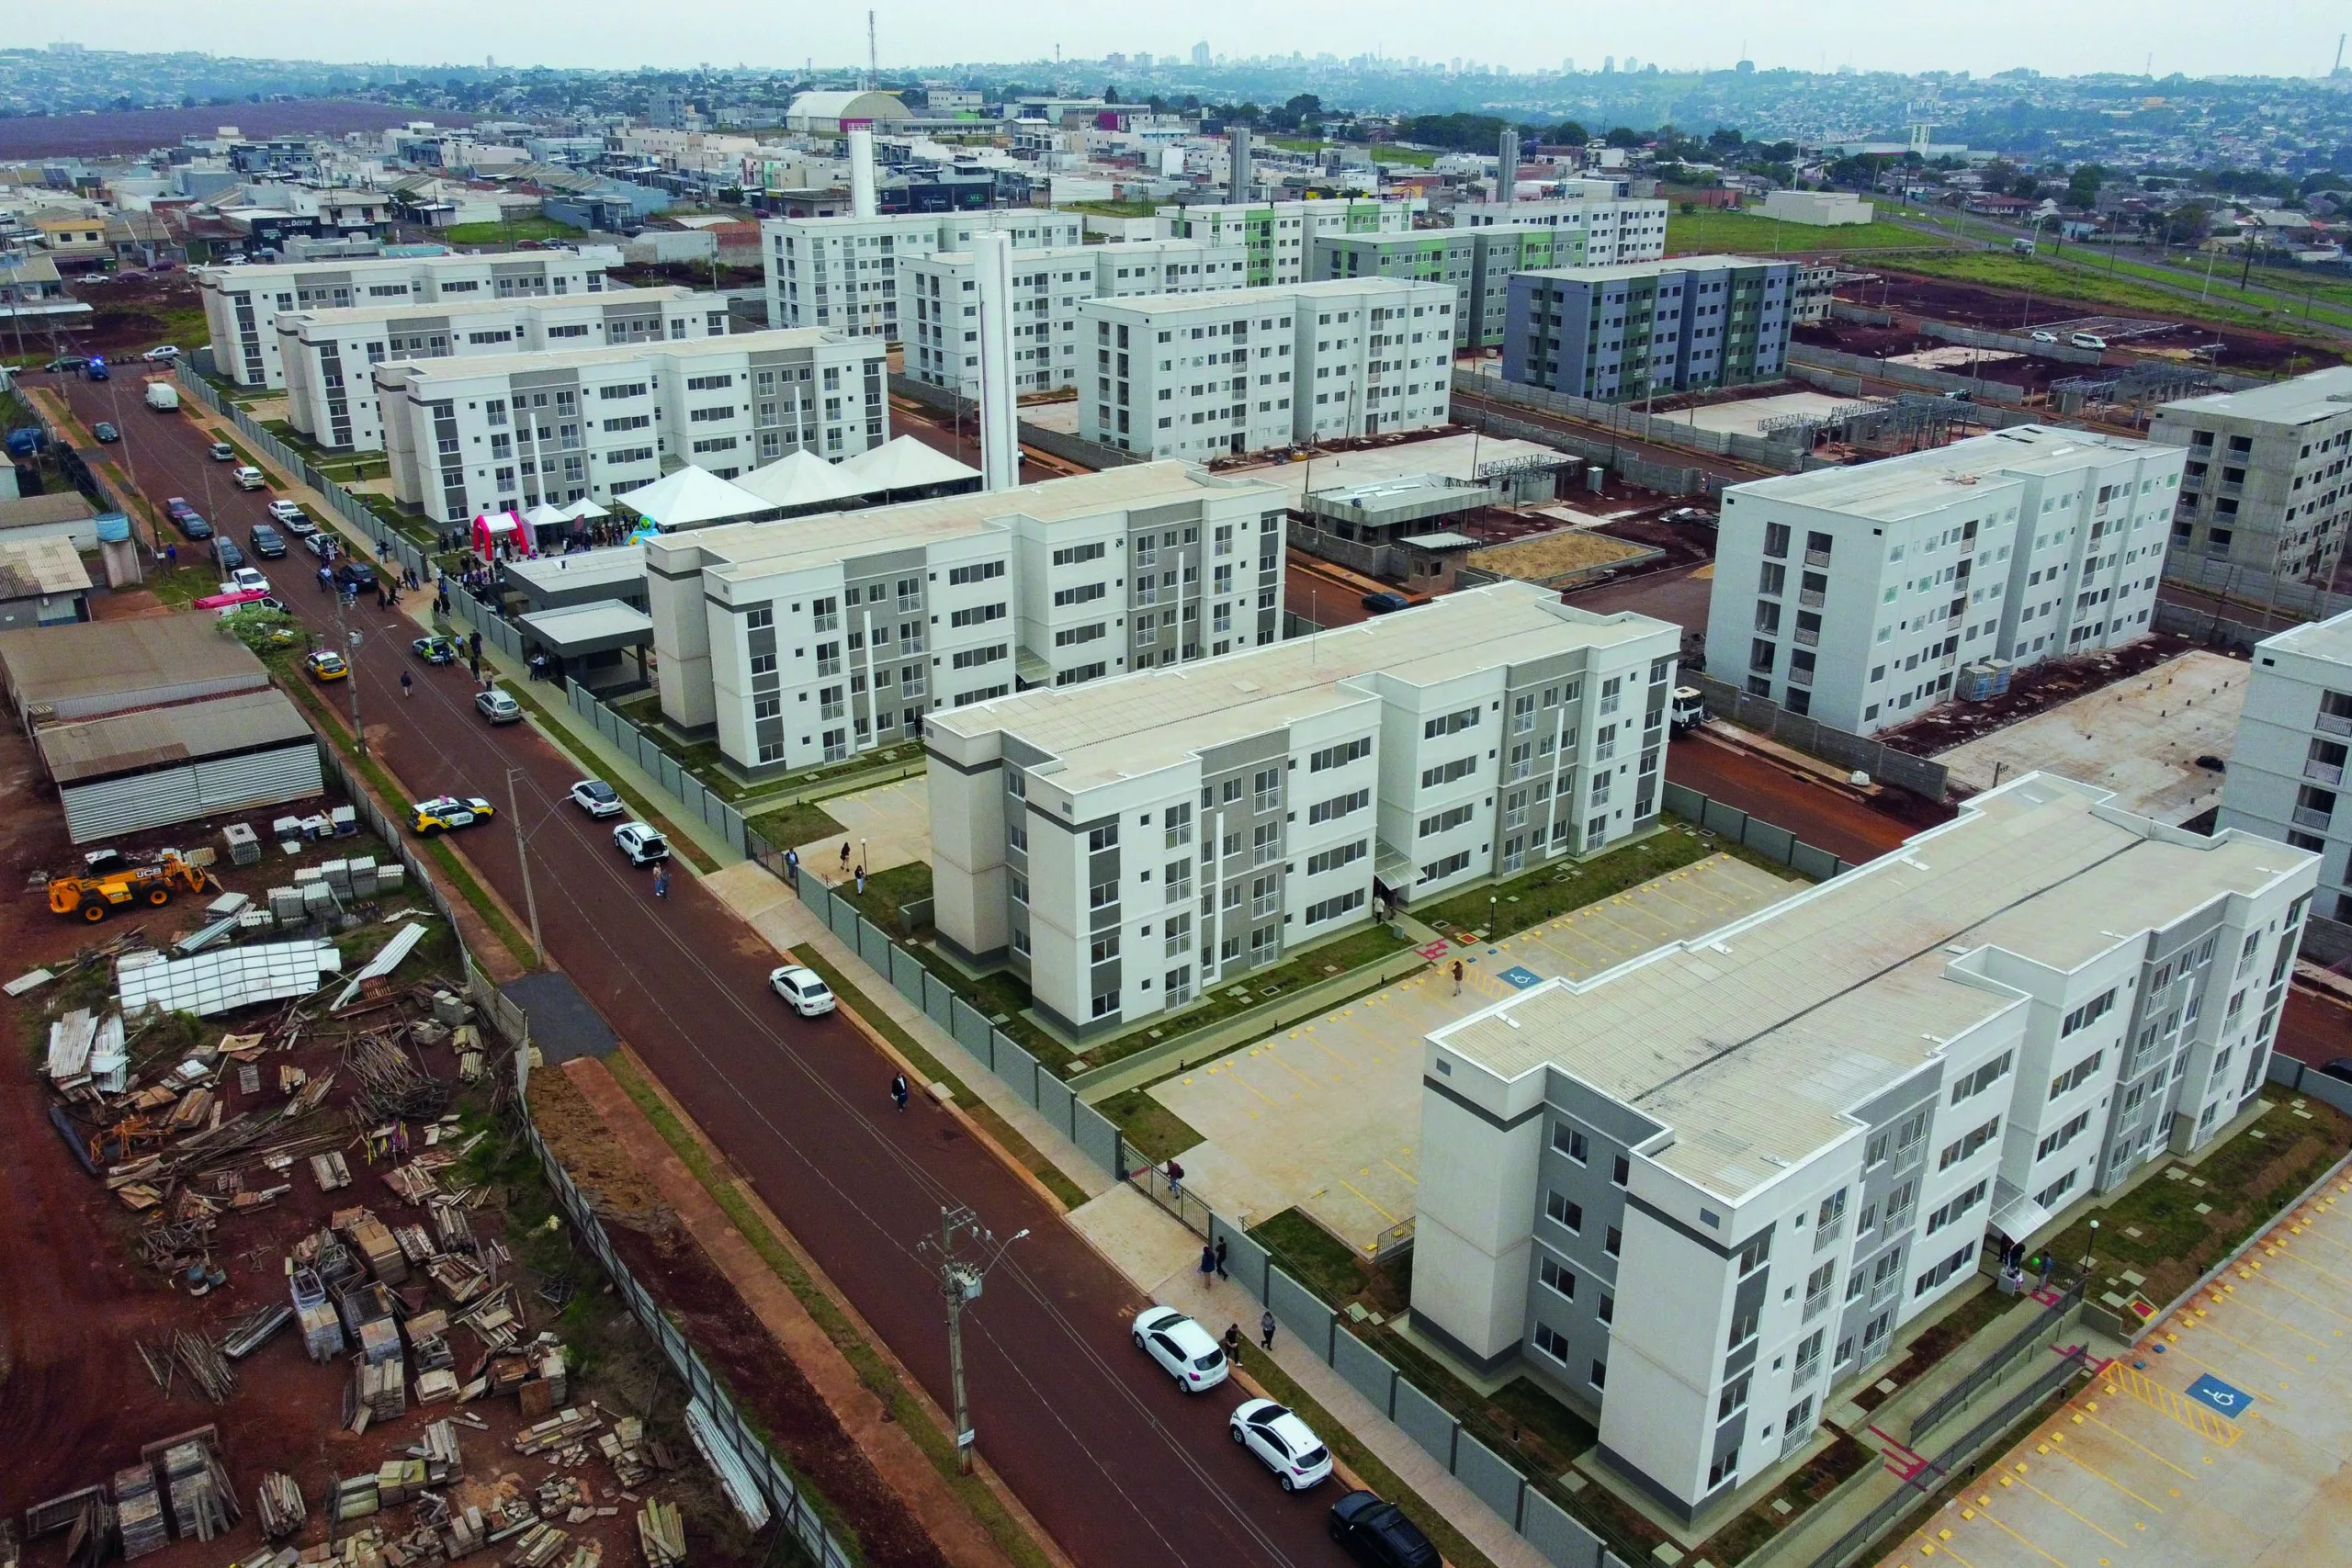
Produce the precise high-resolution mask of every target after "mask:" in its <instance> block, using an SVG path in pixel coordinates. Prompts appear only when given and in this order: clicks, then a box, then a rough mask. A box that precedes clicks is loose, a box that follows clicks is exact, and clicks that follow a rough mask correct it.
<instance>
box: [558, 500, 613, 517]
mask: <svg viewBox="0 0 2352 1568" xmlns="http://www.w3.org/2000/svg"><path fill="white" fill-rule="evenodd" d="M563 514H564V515H565V516H566V517H569V518H571V519H573V520H574V521H575V522H581V523H593V522H594V521H595V520H596V519H597V518H599V517H610V516H611V515H612V513H609V512H607V511H605V509H604V508H603V507H601V506H599V505H597V504H596V503H595V502H593V501H591V500H589V499H588V498H587V497H586V496H584V495H583V496H582V497H581V498H580V499H579V500H578V501H575V502H572V503H571V505H570V506H567V507H565V508H564V509H563Z"/></svg>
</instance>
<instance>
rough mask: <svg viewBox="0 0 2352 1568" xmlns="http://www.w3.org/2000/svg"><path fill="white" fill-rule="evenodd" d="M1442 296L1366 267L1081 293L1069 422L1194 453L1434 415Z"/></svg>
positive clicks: (1412, 422) (1447, 334)
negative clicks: (1340, 274) (1195, 288)
mask: <svg viewBox="0 0 2352 1568" xmlns="http://www.w3.org/2000/svg"><path fill="white" fill-rule="evenodd" d="M1453 302H1454V294H1453V290H1452V289H1450V288H1446V287H1445V286H1444V285H1442V284H1435V283H1407V282H1401V281H1397V280H1394V279H1388V278H1375V277H1367V278H1360V279H1351V280H1347V281H1340V282H1329V283H1297V284H1289V285H1285V286H1282V287H1277V288H1243V289H1236V290H1232V291H1229V292H1226V293H1221V294H1176V295H1168V294H1156V295H1145V296H1140V297H1138V298H1136V299H1090V300H1084V301H1081V302H1080V305H1079V308H1078V313H1079V321H1080V326H1079V333H1078V336H1079V344H1080V350H1079V352H1080V356H1081V359H1080V363H1081V365H1083V366H1084V369H1083V371H1082V372H1081V374H1080V378H1079V409H1080V412H1079V432H1080V434H1082V435H1084V436H1085V437H1086V438H1087V439H1088V440H1090V441H1099V442H1102V443H1103V445H1104V446H1114V447H1116V448H1117V449H1119V450H1120V451H1122V452H1146V453H1149V454H1150V455H1151V456H1152V457H1183V458H1187V459H1190V460H1192V461H1195V462H1205V461H1207V460H1208V459H1209V458H1210V457H1216V456H1219V455H1221V454H1225V453H1229V452H1258V451H1263V450H1266V449H1267V448H1269V447H1274V446H1289V445H1290V444H1292V443H1294V442H1307V441H1319V440H1324V439H1326V438H1329V437H1336V436H1347V435H1370V434H1374V433H1376V432H1380V431H1398V430H1422V429H1427V428H1429V427H1430V426H1432V425H1440V424H1443V423H1446V421H1447V420H1448V419H1449V418H1450V417H1451V412H1450V411H1451V410H1452V408H1453V390H1452V385H1453ZM1089 354H1091V355H1092V356H1093V357H1092V361H1091V363H1088V362H1086V360H1085V359H1084V356H1085V355H1089Z"/></svg>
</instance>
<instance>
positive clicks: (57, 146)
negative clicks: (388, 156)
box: [0, 98, 473, 162]
mask: <svg viewBox="0 0 2352 1568" xmlns="http://www.w3.org/2000/svg"><path fill="white" fill-rule="evenodd" d="M413 119H429V120H431V121H432V122H433V123H434V124H435V125H447V126H463V125H471V124H472V123H473V116H471V115H468V114H454V113H451V112H449V111H447V110H445V109H413V108H403V107H401V106H400V105H398V104H371V103H367V102H363V101H361V100H358V99H353V98H302V99H298V100H297V101H295V102H293V103H267V104H242V103H241V104H208V105H202V106H199V107H196V108H192V109H131V110H128V111H125V112H118V113H111V114H62V115H42V116H27V117H24V118H17V119H0V162H13V161H15V160H17V159H20V158H95V157H98V156H100V155H102V154H105V153H107V152H145V151H147V150H148V149H149V148H151V147H161V146H164V145H166V144H168V143H173V142H176V141H179V139H180V138H181V137H183V136H210V135H211V134H212V133H213V132H214V131H215V130H219V129H220V127H221V126H224V125H233V126H235V127H236V128H237V130H239V131H240V132H242V133H243V134H244V135H246V136H278V135H284V134H288V133H291V132H300V131H314V132H319V133H322V134H324V135H329V136H339V135H341V134H342V133H343V132H345V131H346V130H390V129H392V128H393V127H394V126H401V125H406V124H407V123H408V122H409V121H410V120H413Z"/></svg>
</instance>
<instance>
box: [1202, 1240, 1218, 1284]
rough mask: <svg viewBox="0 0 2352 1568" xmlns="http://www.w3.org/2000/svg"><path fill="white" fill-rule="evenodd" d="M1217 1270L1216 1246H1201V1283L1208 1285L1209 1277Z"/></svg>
mask: <svg viewBox="0 0 2352 1568" xmlns="http://www.w3.org/2000/svg"><path fill="white" fill-rule="evenodd" d="M1215 1273H1216V1248H1215V1247H1203V1248H1201V1284H1202V1286H1203V1287H1204V1288H1205V1287H1206V1286H1207V1284H1208V1282H1209V1277H1210V1276H1211V1275H1213V1274H1215Z"/></svg>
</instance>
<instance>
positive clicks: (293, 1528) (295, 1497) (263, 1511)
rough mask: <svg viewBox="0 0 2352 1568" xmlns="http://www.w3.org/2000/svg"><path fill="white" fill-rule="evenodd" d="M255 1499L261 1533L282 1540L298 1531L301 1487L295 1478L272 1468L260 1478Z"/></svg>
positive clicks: (302, 1512)
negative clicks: (258, 1489) (258, 1490)
mask: <svg viewBox="0 0 2352 1568" xmlns="http://www.w3.org/2000/svg"><path fill="white" fill-rule="evenodd" d="M254 1502H255V1504H257V1505H258V1511H259V1514H260V1517H261V1533H262V1534H263V1535H264V1536H266V1537H267V1538H268V1539H269V1540H285V1539H286V1538H287V1537H288V1536H289V1535H297V1534H300V1531H301V1529H302V1525H303V1523H304V1518H305V1512H304V1509H303V1507H302V1488H301V1487H300V1486H299V1485H297V1484H296V1483H295V1481H294V1478H293V1477H292V1476H290V1475H288V1474H287V1473H286V1472H284V1471H281V1470H273V1471H271V1472H269V1473H268V1474H267V1475H265V1476H263V1477H262V1478H261V1490H260V1492H259V1493H258V1494H257V1495H255V1497H254Z"/></svg>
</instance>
